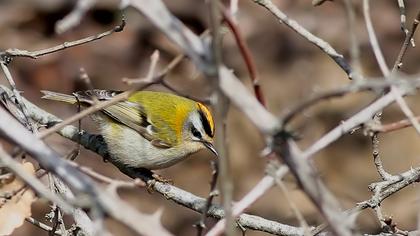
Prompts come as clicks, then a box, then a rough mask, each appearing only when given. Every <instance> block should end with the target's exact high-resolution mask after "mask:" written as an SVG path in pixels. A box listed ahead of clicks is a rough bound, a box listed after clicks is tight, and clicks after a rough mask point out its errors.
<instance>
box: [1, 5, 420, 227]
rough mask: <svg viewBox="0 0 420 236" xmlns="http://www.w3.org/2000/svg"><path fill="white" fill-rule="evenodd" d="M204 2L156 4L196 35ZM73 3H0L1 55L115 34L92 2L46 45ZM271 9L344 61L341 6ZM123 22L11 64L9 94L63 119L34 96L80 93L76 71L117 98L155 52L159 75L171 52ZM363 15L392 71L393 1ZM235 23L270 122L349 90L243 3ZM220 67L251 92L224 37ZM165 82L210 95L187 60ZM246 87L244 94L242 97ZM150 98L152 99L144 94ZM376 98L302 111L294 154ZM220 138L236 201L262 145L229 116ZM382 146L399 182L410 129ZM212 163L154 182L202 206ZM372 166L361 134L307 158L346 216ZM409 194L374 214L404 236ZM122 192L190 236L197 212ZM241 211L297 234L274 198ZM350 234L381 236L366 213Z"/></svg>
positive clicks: (368, 59) (367, 65)
mask: <svg viewBox="0 0 420 236" xmlns="http://www.w3.org/2000/svg"><path fill="white" fill-rule="evenodd" d="M204 2H205V1H193V0H189V1H187V0H178V1H166V3H167V5H168V7H169V9H170V10H171V11H172V12H173V13H174V14H175V15H176V16H177V17H179V18H180V19H181V20H182V21H183V22H184V23H185V24H187V25H188V26H189V27H190V28H191V29H193V30H194V31H195V32H197V33H200V32H202V31H203V30H205V29H206V28H207V26H208V11H207V6H206V4H205V3H204ZM353 2H354V4H355V7H356V9H355V10H356V18H357V22H356V24H357V25H356V30H357V39H358V40H359V42H360V48H361V53H362V54H361V63H362V67H363V72H364V75H366V76H372V77H378V76H380V75H381V74H380V72H379V70H378V66H377V64H376V61H375V59H374V56H373V53H372V50H371V48H370V45H369V42H368V37H367V32H366V27H365V24H364V21H363V14H362V8H361V1H353ZM405 2H406V8H407V23H408V24H409V25H410V26H411V23H412V19H413V17H414V16H415V14H416V13H417V11H418V10H419V9H420V2H419V1H417V0H407V1H405ZM74 4H75V1H61V0H60V1H52V0H32V1H29V0H20V1H16V0H15V1H4V0H3V1H0V49H2V50H3V49H7V48H19V49H26V50H37V49H43V48H47V47H51V46H54V45H57V44H61V43H63V42H64V41H71V40H76V39H79V38H82V37H85V36H90V35H93V34H96V33H100V32H102V31H105V30H108V29H111V28H112V27H114V26H115V25H116V24H118V23H119V20H120V17H121V16H120V13H118V11H115V10H114V9H116V8H117V6H118V4H119V2H118V1H99V2H98V3H97V4H96V5H95V7H94V8H93V9H92V10H91V11H89V12H88V14H87V15H86V17H84V19H83V21H82V22H81V24H80V25H79V26H78V27H76V28H75V29H73V30H71V31H69V32H66V33H64V34H62V35H56V34H55V33H54V26H55V23H56V21H57V20H60V19H62V18H63V17H64V16H65V15H66V14H67V13H69V12H70V11H71V9H72V8H73V6H74ZM275 4H276V5H277V6H278V7H279V8H280V9H282V10H284V11H285V13H286V14H288V15H289V16H290V17H291V18H293V19H295V20H297V21H298V22H299V23H300V24H302V26H304V27H305V28H306V29H308V30H309V31H311V32H312V33H314V34H315V35H317V36H319V37H321V38H322V39H324V40H326V41H328V42H329V43H330V44H331V45H332V46H333V47H334V48H335V49H336V50H337V51H338V52H340V53H342V54H344V55H345V56H346V58H349V32H348V25H347V18H346V11H345V9H344V4H343V2H342V1H339V0H336V1H334V2H327V3H325V4H324V5H322V6H320V7H313V6H312V5H311V3H310V1H303V0H279V1H275ZM125 14H126V18H127V27H126V28H125V29H124V31H123V32H121V33H116V34H113V35H112V36H110V37H106V38H104V39H102V40H99V41H95V42H93V43H89V44H87V45H83V46H79V47H76V48H72V49H68V50H64V51H60V52H58V53H54V54H51V55H48V56H45V57H42V58H40V59H37V60H32V59H25V58H18V59H16V60H15V61H13V63H12V64H11V66H10V68H11V71H12V73H13V76H14V79H15V81H16V83H17V86H18V88H19V89H20V90H22V91H24V96H25V97H26V98H28V99H29V100H31V101H32V102H34V103H35V104H37V105H39V106H41V107H43V108H45V109H46V110H47V111H49V112H52V113H54V114H56V115H57V116H59V117H61V118H66V117H69V116H71V115H72V114H74V113H75V112H76V108H75V107H71V106H67V105H63V104H59V103H54V102H51V101H43V100H40V93H39V90H41V89H46V90H52V91H59V92H65V93H71V92H73V91H75V90H79V89H83V86H82V83H81V82H80V81H79V80H78V76H79V68H80V67H83V68H85V70H86V72H87V73H88V74H89V76H90V78H91V79H92V83H93V85H94V86H95V87H96V88H104V89H124V88H126V86H125V85H124V84H123V83H122V82H121V78H123V77H141V76H143V75H145V73H146V72H147V68H148V65H149V62H150V60H149V56H150V55H151V53H152V52H153V50H155V49H158V50H159V51H160V55H161V59H160V61H159V65H160V67H164V66H165V65H166V64H167V63H168V62H169V61H170V60H171V59H172V58H174V57H175V56H176V55H177V53H178V49H177V48H176V46H174V45H173V44H171V43H170V42H169V41H168V40H167V39H166V38H165V36H164V35H163V34H161V33H160V32H158V31H157V30H156V29H155V28H154V27H153V26H152V25H150V24H149V22H148V21H147V20H146V19H145V18H143V17H142V16H141V15H139V14H138V13H137V12H136V11H134V10H132V9H129V10H128V11H127V12H126V13H125ZM371 15H372V19H373V24H374V27H375V29H376V33H377V36H378V39H379V42H380V44H381V48H382V50H383V53H384V56H385V59H386V61H387V63H388V65H389V66H392V64H393V63H394V60H395V58H396V56H397V54H398V52H399V49H400V47H401V44H402V42H403V40H404V35H403V33H402V32H401V30H400V21H399V17H400V16H399V10H398V5H397V1H379V0H376V1H371ZM238 20H239V25H240V29H241V31H242V33H243V35H244V37H245V39H246V41H247V43H248V44H249V47H250V49H251V51H252V53H253V56H254V59H255V61H256V64H257V67H258V71H259V74H260V77H261V85H262V89H263V91H264V94H265V95H266V97H267V101H268V107H269V110H270V111H272V112H273V113H274V114H276V115H280V114H282V113H283V112H285V111H286V110H287V109H288V108H291V107H292V106H293V105H296V104H298V103H299V102H301V101H302V100H303V99H305V98H307V97H308V96H309V95H311V94H314V93H316V92H317V91H325V90H327V89H332V88H336V87H339V86H342V85H346V84H348V83H349V80H348V79H347V78H346V75H345V73H344V72H343V71H341V69H340V68H339V67H338V66H337V65H336V64H335V63H334V62H333V61H332V60H331V59H330V58H329V57H327V56H326V55H325V54H323V53H322V52H321V51H320V50H319V49H318V48H316V47H315V46H314V45H312V44H310V43H308V42H307V41H306V40H304V39H303V38H301V37H300V36H299V35H297V34H296V33H294V32H293V31H291V30H290V29H289V28H287V27H285V26H284V25H282V24H280V23H278V22H277V20H276V19H275V18H273V16H272V15H271V14H269V13H268V12H267V11H266V10H265V9H262V8H261V7H260V6H257V5H256V4H254V3H253V2H252V1H250V0H248V1H240V3H239V15H238ZM419 34H420V33H417V34H416V35H415V36H414V38H415V39H417V41H420V39H418V38H419ZM416 36H417V37H416ZM419 52H420V51H419V48H418V47H416V48H410V49H409V50H408V53H407V55H406V57H405V58H404V66H403V71H404V72H407V73H418V72H419V71H420V68H419V61H420V53H419ZM224 61H225V62H226V64H227V65H228V66H229V67H231V68H233V69H234V71H235V73H236V74H237V75H238V77H240V78H242V80H243V82H244V83H245V84H247V85H248V86H249V85H250V81H249V78H248V74H247V72H246V70H245V67H244V63H243V60H242V58H241V56H240V54H239V52H238V49H237V47H236V45H235V43H234V41H233V37H232V35H231V34H229V33H227V34H226V36H225V40H224ZM168 79H169V81H170V83H171V84H172V85H173V86H174V87H175V88H177V89H179V90H181V91H183V92H185V93H188V94H190V95H193V96H196V97H201V98H203V97H205V96H206V95H208V93H209V88H208V87H207V86H206V81H205V79H204V78H202V76H200V74H199V72H198V71H197V70H196V69H195V68H194V67H193V66H192V65H191V64H190V63H189V62H188V61H184V62H183V63H182V64H181V65H180V66H178V67H177V68H176V69H175V70H174V71H173V72H171V74H170V76H169V77H168ZM0 83H2V84H4V83H5V80H4V79H1V80H0ZM249 88H250V91H251V87H250V86H249ZM154 89H159V90H161V89H162V88H160V87H154ZM374 97H375V94H367V93H359V94H352V95H348V96H345V97H344V98H339V99H335V100H330V101H326V102H323V103H321V104H320V105H317V106H315V107H314V108H312V109H310V110H308V111H307V112H305V113H304V116H300V117H299V118H298V119H297V120H296V121H295V122H294V123H293V128H294V129H295V130H296V131H298V132H299V133H300V134H301V135H302V140H301V141H300V142H299V144H300V145H301V147H302V148H305V147H307V146H308V145H310V144H311V143H313V142H314V141H316V140H317V139H318V138H319V137H320V136H321V135H322V134H324V133H326V132H327V131H328V130H330V129H331V128H333V127H335V126H336V125H337V124H339V122H340V121H341V120H344V119H346V118H347V117H349V116H351V115H352V114H354V113H355V112H357V111H358V110H360V109H361V108H362V107H364V106H365V105H367V104H368V103H369V102H370V101H371V99H373V98H374ZM418 99H419V96H413V97H409V98H407V101H408V102H409V105H410V106H411V108H412V109H413V111H414V112H415V113H416V114H420V107H419V106H418V103H417V102H416V101H417V100H418ZM401 118H404V116H403V114H402V113H401V111H400V110H399V108H398V107H397V106H395V105H393V106H391V107H389V108H387V109H386V110H385V112H384V116H383V121H384V123H387V122H391V121H397V120H399V119H401ZM83 127H84V128H85V129H87V130H89V131H91V132H95V126H94V125H93V124H92V123H91V121H90V120H89V119H85V120H84V121H83ZM227 127H228V141H229V153H230V158H231V166H232V170H231V173H232V176H233V178H234V198H235V199H236V200H239V199H240V198H241V197H242V196H243V195H244V194H245V193H247V192H248V191H249V190H250V189H251V188H252V186H254V185H255V184H256V183H257V182H258V181H259V180H260V178H261V177H262V176H263V175H264V167H265V164H266V160H264V159H263V158H261V155H260V152H261V150H262V149H263V148H264V144H263V140H262V138H261V136H260V135H259V134H258V132H257V131H256V129H255V127H253V125H252V124H251V123H250V122H249V121H248V120H247V119H246V117H244V115H243V114H242V113H240V112H238V110H237V109H235V108H232V109H231V110H230V113H229V120H228V125H227ZM380 140H381V143H380V151H381V156H382V158H383V161H384V165H385V168H386V169H387V170H388V171H390V172H391V173H398V172H402V171H405V170H407V169H409V168H410V167H415V166H418V165H419V151H420V145H418V144H419V142H420V137H419V136H418V135H417V134H416V133H415V131H414V129H412V128H409V129H404V130H401V131H397V132H394V133H390V134H384V135H381V136H380ZM48 142H49V143H50V145H51V146H52V147H54V148H55V149H56V150H58V151H59V152H60V153H62V154H66V153H68V152H69V151H70V148H69V147H75V144H73V143H70V142H69V141H67V140H65V139H63V138H61V137H59V136H53V137H51V138H49V140H48ZM211 158H212V157H211V154H209V153H207V152H205V151H203V152H200V153H198V154H196V155H194V156H192V157H191V158H189V159H188V160H187V161H185V162H183V163H181V164H179V165H176V166H174V167H171V168H169V169H166V170H163V171H161V172H160V173H161V174H162V175H164V176H165V177H169V178H172V179H173V180H174V182H175V185H176V186H179V187H181V188H183V189H185V190H187V191H190V192H192V193H194V194H196V195H199V196H203V197H205V196H207V194H208V191H209V190H208V189H209V184H208V182H209V181H210V172H211V170H210V166H209V161H210V160H211ZM371 159H372V157H371V144H370V138H369V137H366V136H364V135H363V134H362V133H361V132H360V131H358V132H356V133H354V134H352V135H345V136H344V137H343V138H342V139H340V140H339V141H338V142H336V143H334V144H333V145H331V146H330V147H329V148H327V149H325V150H324V151H322V152H321V153H319V154H317V155H316V157H315V161H316V164H317V167H318V168H319V172H320V174H321V175H322V177H323V179H324V180H325V182H326V183H327V185H328V186H329V188H330V189H331V190H332V191H333V192H334V193H335V194H336V196H337V197H338V198H339V199H340V201H341V203H342V206H343V209H347V208H351V207H354V206H355V204H356V203H357V202H360V201H363V200H366V199H368V198H370V196H371V193H370V192H369V190H368V188H367V186H368V185H369V184H370V183H372V182H375V181H378V180H379V178H378V175H377V173H376V170H375V168H374V165H373V162H372V160H371ZM77 161H78V162H80V163H82V164H83V165H87V166H90V167H92V168H93V169H94V170H96V171H98V172H100V173H104V174H106V175H108V176H111V177H114V178H119V179H127V177H125V176H124V175H122V174H120V173H119V172H118V170H117V169H116V168H114V167H113V166H111V165H110V164H108V163H103V162H102V158H100V157H99V156H97V155H95V154H93V153H91V152H89V151H85V150H83V151H82V153H81V155H80V156H79V157H78V158H77ZM289 179H290V180H289V181H288V186H289V190H290V194H291V195H292V197H293V199H294V200H295V201H296V203H297V204H298V206H299V208H300V210H301V211H302V212H303V213H304V215H305V217H306V219H307V221H308V222H309V223H310V224H311V225H317V224H319V223H321V222H322V219H321V217H320V215H319V214H318V213H317V212H316V210H315V209H314V207H313V206H312V204H311V203H310V202H309V201H308V199H307V198H306V197H305V196H304V194H303V193H302V192H301V191H300V190H299V189H297V187H296V185H295V183H294V182H293V180H292V179H291V178H289ZM415 187H416V186H409V187H407V188H406V189H404V190H402V191H400V192H399V193H397V194H395V195H393V196H392V197H390V198H389V199H387V200H385V202H384V204H383V210H384V213H385V214H386V215H388V216H393V219H394V220H395V221H396V222H397V223H398V226H399V227H400V228H402V229H405V230H413V229H415V228H416V212H417V211H418V209H419V206H418V196H419V195H418V189H416V188H415ZM120 193H121V196H122V197H123V199H126V200H127V201H129V202H130V203H131V204H132V205H133V207H136V208H138V209H140V210H141V211H143V212H148V213H152V212H154V211H156V210H157V209H161V208H162V209H163V210H164V213H163V224H164V226H165V227H167V228H168V229H169V230H170V231H171V232H173V233H174V234H176V235H194V234H195V229H194V228H193V227H192V225H193V224H194V223H196V222H197V221H198V219H199V215H198V214H197V213H195V212H193V211H191V210H189V209H186V208H184V207H181V206H178V205H176V204H174V203H172V202H169V201H166V200H165V199H164V198H163V197H162V196H160V195H158V194H156V193H155V194H148V193H147V192H146V191H145V190H144V189H138V190H134V189H129V190H122V191H121V192H120ZM416 194H417V195H416ZM216 201H219V199H217V200H216ZM33 207H34V210H35V211H34V217H35V218H36V219H39V220H41V221H45V218H44V215H45V214H46V213H47V212H48V211H49V209H48V207H47V206H46V204H45V202H42V201H38V202H37V203H36V204H34V205H33ZM248 212H249V213H253V214H257V215H259V216H262V217H265V218H267V219H271V220H276V221H279V222H282V223H286V224H292V225H298V223H297V221H296V218H295V216H294V215H293V213H292V212H291V210H290V208H289V206H288V205H287V203H286V201H285V199H284V196H283V194H282V193H281V191H280V190H279V189H278V188H273V189H272V190H270V191H269V192H268V193H267V194H266V195H265V196H264V197H263V198H262V199H260V200H259V201H258V202H256V203H255V204H254V205H253V206H252V207H251V209H249V210H248ZM107 223H108V225H109V228H110V230H111V232H113V233H115V235H132V232H130V231H128V230H127V229H126V228H125V227H123V226H122V225H120V224H118V223H116V222H114V221H109V222H107ZM358 226H359V227H360V230H362V232H371V233H374V232H377V231H378V228H379V226H378V222H377V220H376V219H375V217H374V215H373V214H372V212H371V211H370V210H365V211H363V212H362V213H361V217H359V218H358ZM35 233H37V234H38V233H42V234H45V232H44V231H41V230H39V229H37V228H36V227H34V226H32V225H31V224H29V223H25V225H24V227H21V228H20V229H18V230H16V231H15V235H33V234H35ZM238 235H240V232H239V231H238ZM247 235H264V233H259V232H253V231H249V232H247Z"/></svg>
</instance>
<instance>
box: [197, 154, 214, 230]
mask: <svg viewBox="0 0 420 236" xmlns="http://www.w3.org/2000/svg"><path fill="white" fill-rule="evenodd" d="M211 166H212V170H213V172H212V178H211V182H210V193H209V196H208V197H207V200H206V206H205V208H204V209H203V212H202V213H201V218H200V222H198V223H197V224H196V227H197V236H201V235H202V233H203V230H204V229H205V228H206V218H207V214H208V211H209V209H210V207H211V205H212V202H213V198H214V197H216V196H217V195H218V194H219V192H218V191H217V189H216V185H217V177H218V175H219V166H218V163H217V162H216V161H212V162H211Z"/></svg>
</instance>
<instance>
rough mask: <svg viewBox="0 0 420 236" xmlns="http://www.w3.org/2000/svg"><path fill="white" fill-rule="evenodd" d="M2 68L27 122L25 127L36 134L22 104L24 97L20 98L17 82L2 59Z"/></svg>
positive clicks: (0, 63) (0, 59)
mask: <svg viewBox="0 0 420 236" xmlns="http://www.w3.org/2000/svg"><path fill="white" fill-rule="evenodd" d="M0 56H1V55H0ZM0 66H1V69H2V70H3V73H4V76H5V77H6V80H7V82H9V85H10V87H11V88H12V92H13V95H14V97H15V99H16V102H17V104H18V107H19V109H20V111H21V112H22V114H23V116H24V117H23V119H24V120H25V126H26V127H27V128H28V129H29V130H30V131H32V132H35V131H36V128H35V125H34V124H33V123H32V122H31V120H30V119H29V118H28V110H27V108H26V107H25V104H24V103H22V96H20V92H19V91H18V90H17V88H16V84H15V81H14V80H13V77H12V74H11V73H10V71H9V68H7V65H6V63H5V62H4V60H3V58H0Z"/></svg>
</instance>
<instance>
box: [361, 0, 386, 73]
mask: <svg viewBox="0 0 420 236" xmlns="http://www.w3.org/2000/svg"><path fill="white" fill-rule="evenodd" d="M363 15H364V17H365V22H366V28H367V31H368V35H369V41H370V44H371V46H372V49H373V53H374V54H375V58H376V61H377V62H378V65H379V68H380V69H381V71H382V74H383V75H384V76H385V77H388V75H389V68H388V66H387V65H386V62H385V59H384V56H383V55H382V51H381V48H380V47H379V43H378V39H377V38H376V34H375V31H374V29H373V25H372V20H371V18H370V10H369V0H363Z"/></svg>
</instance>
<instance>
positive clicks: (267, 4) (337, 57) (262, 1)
mask: <svg viewBox="0 0 420 236" xmlns="http://www.w3.org/2000/svg"><path fill="white" fill-rule="evenodd" d="M253 1H254V2H255V3H257V4H258V5H260V6H262V7H264V8H265V9H267V10H268V11H269V12H270V13H272V14H273V15H274V16H275V17H276V18H277V20H279V21H280V22H281V23H283V24H285V25H286V26H288V27H289V28H291V29H292V30H293V31H295V32H296V33H298V34H299V35H300V36H302V37H303V38H305V39H306V40H308V41H309V42H310V43H312V44H314V45H315V46H317V47H318V48H319V49H321V50H322V51H323V52H325V53H326V54H327V55H328V56H329V57H331V59H333V60H334V61H335V63H337V65H338V66H340V67H341V69H343V70H344V72H346V74H347V75H348V77H349V78H350V79H352V78H353V77H354V75H353V71H352V69H351V67H350V65H349V64H348V63H347V61H346V60H345V59H344V56H343V55H341V54H339V53H338V52H337V51H336V50H335V49H334V48H333V47H331V45H330V44H329V43H327V42H325V41H324V40H322V39H320V38H318V37H317V36H315V35H313V34H312V33H311V32H309V31H308V30H306V29H305V28H304V27H302V26H301V25H300V24H299V23H297V22H296V21H295V20H292V19H290V18H289V17H288V16H287V15H286V14H284V13H283V12H282V11H281V10H280V9H279V8H277V6H276V5H274V4H273V2H272V1H271V0H253Z"/></svg>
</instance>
